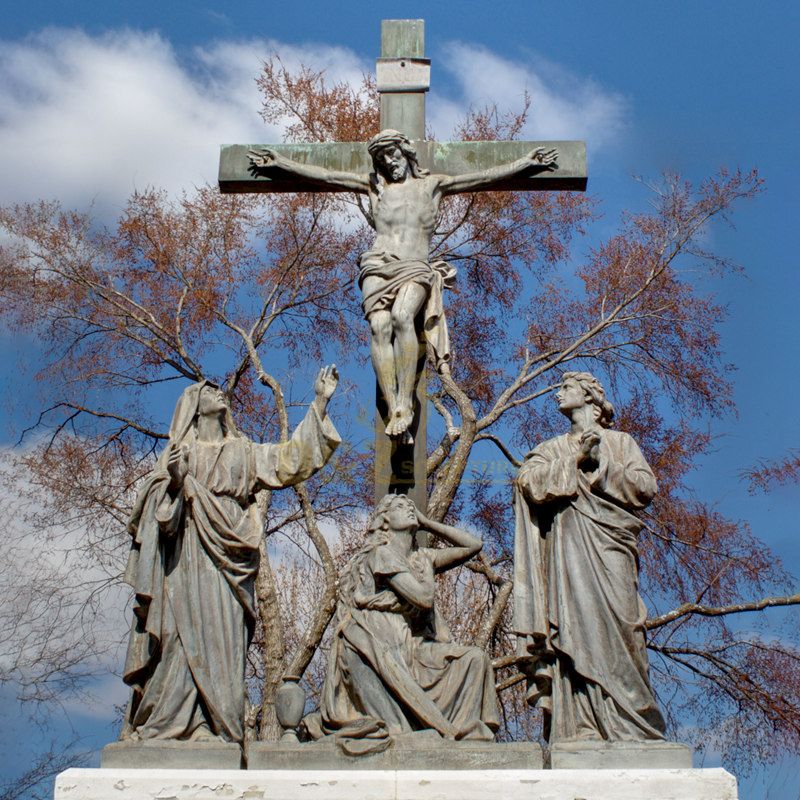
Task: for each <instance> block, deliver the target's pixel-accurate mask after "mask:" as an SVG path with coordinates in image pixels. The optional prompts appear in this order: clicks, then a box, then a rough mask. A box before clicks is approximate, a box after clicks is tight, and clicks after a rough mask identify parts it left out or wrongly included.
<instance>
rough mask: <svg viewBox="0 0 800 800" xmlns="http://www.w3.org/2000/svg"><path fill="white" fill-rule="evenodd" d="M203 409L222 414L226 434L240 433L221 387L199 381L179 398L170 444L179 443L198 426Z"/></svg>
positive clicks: (236, 434)
mask: <svg viewBox="0 0 800 800" xmlns="http://www.w3.org/2000/svg"><path fill="white" fill-rule="evenodd" d="M201 411H202V412H203V413H218V414H220V415H221V416H222V426H223V429H224V431H225V433H226V435H228V436H238V435H239V431H238V430H237V429H236V425H235V424H234V422H233V417H232V416H231V410H230V408H229V406H228V403H227V401H226V400H225V395H224V394H223V392H222V390H221V389H220V387H219V386H217V385H216V384H214V383H211V382H210V381H198V382H197V383H193V384H192V385H191V386H187V387H186V388H185V389H184V390H183V393H182V394H181V396H180V397H179V398H178V402H177V404H176V405H175V411H174V413H173V414H172V424H171V425H170V426H169V440H170V444H172V445H173V446H174V445H177V444H179V443H180V442H182V441H183V440H184V439H185V438H186V436H187V435H188V434H189V433H190V432H191V431H192V430H193V429H194V428H196V427H197V418H198V416H199V415H200V413H201Z"/></svg>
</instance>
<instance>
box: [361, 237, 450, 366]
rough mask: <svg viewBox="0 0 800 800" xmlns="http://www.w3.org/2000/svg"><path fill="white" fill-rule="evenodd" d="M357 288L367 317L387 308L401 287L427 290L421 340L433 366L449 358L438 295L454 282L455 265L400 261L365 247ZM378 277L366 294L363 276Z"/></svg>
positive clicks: (393, 256)
mask: <svg viewBox="0 0 800 800" xmlns="http://www.w3.org/2000/svg"><path fill="white" fill-rule="evenodd" d="M359 263H360V267H361V269H360V270H359V273H358V287H359V289H361V291H362V300H361V308H362V310H363V311H364V318H365V319H367V320H368V319H369V318H370V316H371V315H372V314H373V313H374V312H376V311H391V309H392V307H393V306H394V302H395V300H396V299H397V295H398V293H399V291H400V289H401V288H402V287H403V286H407V285H408V284H409V283H416V284H418V285H419V286H422V287H423V288H424V289H426V290H427V293H428V299H427V301H426V302H425V306H424V308H423V310H422V313H423V331H424V333H425V339H426V340H427V341H428V342H429V343H430V345H431V347H432V348H433V352H434V360H435V364H436V369H437V370H438V369H439V368H440V366H441V365H442V364H443V363H445V362H446V361H448V360H449V358H450V336H449V334H448V332H447V320H446V319H445V316H444V304H443V299H442V295H443V292H444V290H445V289H450V288H452V286H453V284H454V283H455V277H456V270H455V267H453V266H451V265H450V264H448V263H447V262H446V261H434V262H433V263H432V264H430V263H428V262H427V261H421V260H418V259H406V260H403V259H401V258H399V257H398V256H396V255H394V254H392V253H387V252H385V251H383V250H369V251H367V252H366V253H364V254H363V255H362V256H361V259H360V262H359ZM365 278H380V279H381V283H379V284H378V285H377V286H376V287H375V288H374V289H372V291H370V293H369V294H364V288H363V287H364V279H365Z"/></svg>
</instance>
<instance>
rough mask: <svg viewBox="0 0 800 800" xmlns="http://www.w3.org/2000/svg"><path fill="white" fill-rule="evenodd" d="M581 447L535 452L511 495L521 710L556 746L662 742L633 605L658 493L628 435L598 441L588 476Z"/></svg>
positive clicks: (640, 617)
mask: <svg viewBox="0 0 800 800" xmlns="http://www.w3.org/2000/svg"><path fill="white" fill-rule="evenodd" d="M578 451H579V445H578V442H577V440H576V439H575V438H574V437H572V436H570V435H569V434H565V435H563V436H558V437H556V438H554V439H551V440H549V441H547V442H544V443H543V444H541V445H539V446H538V447H537V448H536V449H535V450H534V451H533V452H532V453H531V454H530V455H529V456H528V458H527V459H526V461H525V463H524V464H523V466H522V468H521V469H520V472H519V475H518V477H517V480H516V484H515V491H514V508H515V515H516V539H515V553H514V622H513V628H514V630H515V632H516V633H517V646H518V652H519V654H520V655H526V656H529V657H530V661H529V662H528V670H529V672H528V676H529V683H528V700H529V702H531V703H532V704H534V705H538V706H539V707H541V708H542V709H543V710H544V711H545V714H546V721H547V723H549V738H550V740H551V741H553V740H558V739H573V738H599V739H609V740H626V739H627V740H642V739H660V738H663V734H664V720H663V717H662V716H661V712H660V711H659V709H658V706H657V704H656V701H655V699H654V697H653V691H652V689H651V686H650V681H649V677H648V663H647V652H646V646H645V635H644V623H645V619H646V610H645V607H644V604H643V603H642V601H641V598H640V597H639V594H638V550H637V534H638V532H639V531H640V529H641V521H640V520H639V519H638V518H637V517H636V516H635V515H634V514H633V513H632V512H633V511H634V510H636V509H641V508H644V507H645V506H646V505H647V504H648V503H649V502H650V500H651V499H652V497H653V495H654V494H655V491H656V482H655V478H654V477H653V473H652V472H651V470H650V467H649V466H648V465H647V462H646V461H645V460H644V457H643V456H642V454H641V451H640V450H639V447H638V446H637V445H636V442H635V441H634V440H633V439H632V438H631V437H630V436H629V435H628V434H626V433H622V432H619V431H612V430H605V431H603V432H602V440H601V444H600V449H599V466H598V468H597V469H596V470H595V471H594V472H585V471H583V470H581V469H580V468H578V466H577V464H576V456H577V453H578Z"/></svg>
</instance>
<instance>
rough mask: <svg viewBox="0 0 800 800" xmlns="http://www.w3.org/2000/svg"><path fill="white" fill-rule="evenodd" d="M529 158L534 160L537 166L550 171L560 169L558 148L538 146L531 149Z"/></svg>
mask: <svg viewBox="0 0 800 800" xmlns="http://www.w3.org/2000/svg"><path fill="white" fill-rule="evenodd" d="M525 157H526V158H527V159H528V160H530V161H532V162H533V163H534V164H535V165H536V166H538V167H542V168H543V169H545V170H547V171H548V172H552V171H553V170H556V169H558V150H556V149H555V148H553V149H552V150H545V149H544V147H537V148H536V149H535V150H531V152H530V153H528V155H527V156H525Z"/></svg>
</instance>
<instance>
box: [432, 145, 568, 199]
mask: <svg viewBox="0 0 800 800" xmlns="http://www.w3.org/2000/svg"><path fill="white" fill-rule="evenodd" d="M557 159H558V151H557V150H545V148H544V147H537V148H536V149H535V150H531V152H530V153H528V154H527V155H524V156H523V157H522V158H518V159H517V160H516V161H511V162H509V163H508V164H501V165H500V166H498V167H489V168H488V169H485V170H482V171H481V172H466V173H464V174H463V175H445V176H442V178H441V179H440V181H439V190H440V191H441V193H442V194H443V195H447V194H456V193H458V192H473V191H475V190H476V189H481V188H483V187H484V186H488V185H489V184H490V183H495V182H497V181H502V180H504V179H505V178H512V177H513V176H514V175H517V174H518V173H520V172H526V171H528V170H530V171H531V172H552V171H553V170H556V169H558V160H557Z"/></svg>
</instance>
